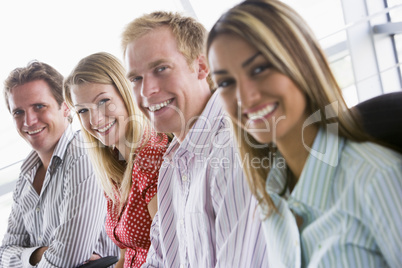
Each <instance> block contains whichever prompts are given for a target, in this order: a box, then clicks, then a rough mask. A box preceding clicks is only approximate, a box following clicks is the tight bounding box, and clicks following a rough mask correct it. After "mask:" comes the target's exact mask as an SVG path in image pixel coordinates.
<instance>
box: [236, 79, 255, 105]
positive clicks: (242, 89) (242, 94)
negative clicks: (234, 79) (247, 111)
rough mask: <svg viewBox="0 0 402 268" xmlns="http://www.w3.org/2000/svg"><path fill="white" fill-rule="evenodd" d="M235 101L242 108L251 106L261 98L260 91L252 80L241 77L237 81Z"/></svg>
mask: <svg viewBox="0 0 402 268" xmlns="http://www.w3.org/2000/svg"><path fill="white" fill-rule="evenodd" d="M236 92H237V101H238V102H240V103H241V106H242V108H251V107H253V106H255V105H256V104H258V102H259V101H260V100H261V92H260V90H259V89H258V88H257V86H256V85H255V83H254V82H253V81H249V79H243V80H241V81H239V82H238V88H237V91H236Z"/></svg>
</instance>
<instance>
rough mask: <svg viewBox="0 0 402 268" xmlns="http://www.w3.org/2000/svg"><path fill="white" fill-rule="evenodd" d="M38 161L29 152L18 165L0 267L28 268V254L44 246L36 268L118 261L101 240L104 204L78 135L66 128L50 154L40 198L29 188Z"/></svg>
mask: <svg viewBox="0 0 402 268" xmlns="http://www.w3.org/2000/svg"><path fill="white" fill-rule="evenodd" d="M39 165H40V159H39V156H38V154H37V153H36V152H35V151H32V152H31V153H30V155H29V156H28V157H27V158H26V160H25V161H24V163H23V164H22V166H21V174H20V176H19V179H18V180H17V184H16V188H15V190H14V194H13V199H14V203H13V206H12V211H11V214H10V217H9V220H8V227H7V233H6V234H5V236H4V239H3V243H2V245H1V247H0V267H4V268H13V267H15V268H17V267H18V268H20V267H32V266H31V265H30V264H29V258H30V256H31V254H32V253H33V252H34V251H35V250H36V249H37V248H39V247H42V246H47V247H49V248H48V250H46V251H45V253H44V254H43V257H42V260H41V261H40V262H39V264H38V266H35V267H68V268H72V267H76V266H77V265H79V264H82V263H83V262H84V261H86V260H88V259H89V258H90V257H91V255H92V253H97V254H99V255H101V256H102V257H103V256H108V255H114V256H117V255H118V254H119V253H118V248H117V247H116V245H114V244H113V242H112V240H111V239H110V238H109V237H108V236H107V235H106V230H105V226H104V224H105V218H106V199H105V197H104V195H103V191H102V190H101V188H100V185H99V183H98V182H97V180H96V178H95V175H94V172H93V169H92V165H91V163H90V161H89V157H88V155H87V153H86V151H85V149H84V144H83V141H82V138H81V136H80V135H79V133H74V132H73V131H72V129H71V126H69V127H68V128H67V130H66V131H65V132H64V134H63V136H62V137H61V138H60V140H59V142H58V143H57V145H56V148H55V149H54V152H53V155H52V160H51V162H50V164H49V168H48V170H47V172H46V177H45V180H44V182H43V186H42V190H41V193H40V194H39V195H38V193H37V192H36V190H35V189H34V188H33V186H32V183H33V179H34V177H35V174H36V171H37V169H38V167H39Z"/></svg>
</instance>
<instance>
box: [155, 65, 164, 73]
mask: <svg viewBox="0 0 402 268" xmlns="http://www.w3.org/2000/svg"><path fill="white" fill-rule="evenodd" d="M164 70H166V66H162V67H158V68H156V72H158V73H159V72H163V71H164Z"/></svg>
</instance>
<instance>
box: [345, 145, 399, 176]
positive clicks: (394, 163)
mask: <svg viewBox="0 0 402 268" xmlns="http://www.w3.org/2000/svg"><path fill="white" fill-rule="evenodd" d="M341 161H342V162H345V163H349V165H351V164H354V165H357V166H360V167H362V168H363V167H364V168H367V169H369V170H373V171H375V170H384V169H388V168H398V167H399V169H400V168H401V165H402V155H401V154H399V153H397V152H395V151H392V150H390V149H388V148H386V147H383V146H380V145H378V144H375V143H371V142H362V143H357V142H353V141H346V144H345V148H344V150H343V152H342V155H341Z"/></svg>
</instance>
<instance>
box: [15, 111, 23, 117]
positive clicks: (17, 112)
mask: <svg viewBox="0 0 402 268" xmlns="http://www.w3.org/2000/svg"><path fill="white" fill-rule="evenodd" d="M23 113H24V111H22V110H16V111H14V112H13V116H19V115H21V114H23Z"/></svg>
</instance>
